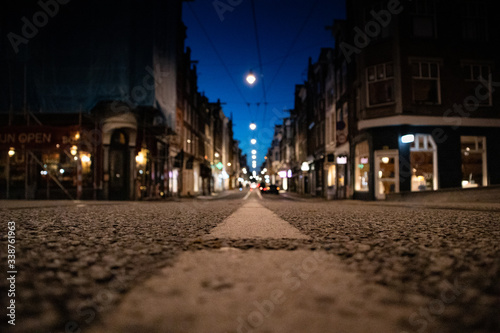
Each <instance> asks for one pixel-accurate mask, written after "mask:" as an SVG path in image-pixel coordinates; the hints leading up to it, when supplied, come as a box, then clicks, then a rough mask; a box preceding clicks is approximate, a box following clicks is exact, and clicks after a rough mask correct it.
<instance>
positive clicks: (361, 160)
mask: <svg viewBox="0 0 500 333" xmlns="http://www.w3.org/2000/svg"><path fill="white" fill-rule="evenodd" d="M359 161H360V162H361V164H368V157H361V159H360V160H359Z"/></svg>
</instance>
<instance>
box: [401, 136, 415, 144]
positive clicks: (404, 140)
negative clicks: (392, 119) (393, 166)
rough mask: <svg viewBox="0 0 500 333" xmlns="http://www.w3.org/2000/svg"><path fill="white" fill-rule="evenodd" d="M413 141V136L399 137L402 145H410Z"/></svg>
mask: <svg viewBox="0 0 500 333" xmlns="http://www.w3.org/2000/svg"><path fill="white" fill-rule="evenodd" d="M413 141H415V136H414V135H413V134H406V135H403V136H402V137H401V142H402V143H412V142H413Z"/></svg>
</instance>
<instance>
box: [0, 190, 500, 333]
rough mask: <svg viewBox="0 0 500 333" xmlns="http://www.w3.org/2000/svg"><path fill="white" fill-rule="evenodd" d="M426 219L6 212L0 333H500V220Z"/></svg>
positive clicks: (225, 201) (265, 208)
mask: <svg viewBox="0 0 500 333" xmlns="http://www.w3.org/2000/svg"><path fill="white" fill-rule="evenodd" d="M436 205H437V203H435V204H434V205H427V206H425V205H411V204H400V205H390V204H388V203H380V202H359V201H325V200H322V199H303V198H298V197H293V196H290V195H288V194H286V193H282V194H280V195H273V194H265V195H260V192H257V191H255V190H254V191H251V192H249V191H247V190H244V191H241V192H240V191H227V192H225V193H223V194H221V195H219V196H218V197H213V198H200V199H180V200H178V201H169V202H84V201H81V202H71V201H64V202H50V201H48V202H40V201H38V202H29V201H27V202H14V201H4V202H2V205H1V206H0V207H2V208H0V215H1V216H2V220H3V221H4V222H3V223H2V239H1V246H2V247H3V248H6V247H7V237H6V236H3V235H6V232H5V230H6V229H7V221H15V222H16V244H17V246H16V248H17V252H16V268H17V271H18V273H17V277H16V325H15V329H12V327H9V328H8V329H9V330H8V331H7V332H54V333H56V332H57V333H58V332H92V333H98V332H346V333H347V332H398V333H403V332H408V333H409V332H498V331H499V330H500V319H499V317H500V316H499V315H498V314H499V313H498V309H499V308H500V298H499V295H500V283H499V282H500V245H499V244H500V209H499V205H496V204H491V205H489V206H486V205H483V206H481V207H473V206H468V207H464V206H463V205H462V207H459V208H458V209H457V207H451V206H450V207H447V206H443V207H441V208H439V207H436ZM452 208H453V209H452ZM1 256H2V262H5V263H6V262H7V255H6V252H4V251H2V252H1ZM1 283H2V290H6V289H8V287H9V286H8V284H7V283H8V281H7V280H6V279H5V278H3V279H2V282H1ZM5 297H6V294H5V293H2V295H1V299H2V300H3V299H5ZM2 304H4V302H3V301H2ZM1 325H2V326H1V327H0V330H1V331H2V332H4V328H2V327H4V325H5V321H2V323H1Z"/></svg>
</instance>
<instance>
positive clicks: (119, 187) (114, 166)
mask: <svg viewBox="0 0 500 333" xmlns="http://www.w3.org/2000/svg"><path fill="white" fill-rule="evenodd" d="M129 178H130V162H129V148H128V136H127V134H126V133H125V132H124V131H122V130H117V131H115V132H114V133H113V135H112V137H111V145H110V147H109V199H110V200H127V199H128V198H129Z"/></svg>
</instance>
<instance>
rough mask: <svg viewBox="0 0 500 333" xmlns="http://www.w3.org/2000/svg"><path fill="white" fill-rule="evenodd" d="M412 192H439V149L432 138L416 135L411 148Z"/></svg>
mask: <svg viewBox="0 0 500 333" xmlns="http://www.w3.org/2000/svg"><path fill="white" fill-rule="evenodd" d="M410 163H411V168H412V177H411V190H412V191H428V190H437V147H436V144H435V143H434V140H433V139H432V136H430V135H425V134H416V135H415V140H414V141H413V143H412V145H411V147H410Z"/></svg>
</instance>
